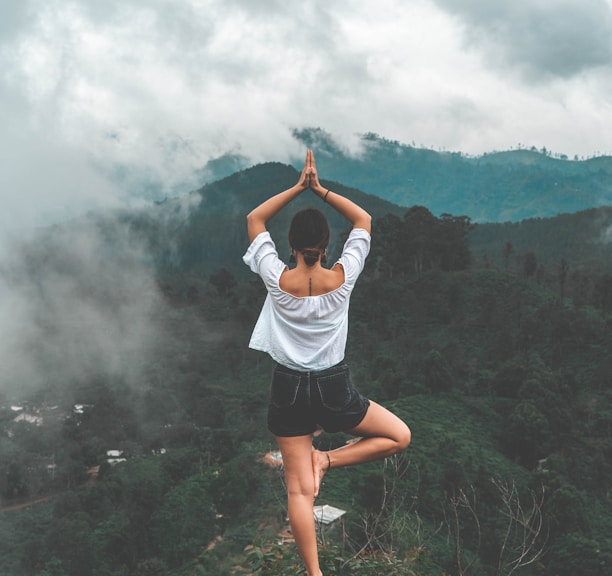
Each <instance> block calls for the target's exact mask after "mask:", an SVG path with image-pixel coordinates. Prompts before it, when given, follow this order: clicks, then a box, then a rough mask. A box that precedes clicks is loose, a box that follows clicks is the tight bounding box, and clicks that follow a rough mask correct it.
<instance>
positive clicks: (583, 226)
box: [124, 155, 612, 282]
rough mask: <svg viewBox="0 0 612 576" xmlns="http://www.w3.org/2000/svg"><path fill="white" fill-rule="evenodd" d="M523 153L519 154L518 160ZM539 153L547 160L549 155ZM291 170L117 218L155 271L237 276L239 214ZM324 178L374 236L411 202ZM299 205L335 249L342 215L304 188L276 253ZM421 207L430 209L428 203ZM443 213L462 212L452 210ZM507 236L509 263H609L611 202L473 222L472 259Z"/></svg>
mask: <svg viewBox="0 0 612 576" xmlns="http://www.w3.org/2000/svg"><path fill="white" fill-rule="evenodd" d="M517 157H518V156H517ZM530 157H531V156H530V155H525V158H526V159H528V158H530ZM503 158H504V156H503V155H498V156H496V157H495V158H494V160H495V161H497V162H503ZM546 160H549V161H551V162H552V159H546ZM546 160H545V161H546ZM297 177H298V173H297V171H296V170H295V169H294V168H293V167H291V166H288V165H285V164H280V163H267V164H260V165H257V166H254V167H252V168H249V169H246V170H243V171H240V172H237V173H235V174H233V175H231V176H228V177H226V178H224V179H222V180H219V181H217V182H214V183H211V184H206V185H205V186H203V187H202V188H200V189H199V190H197V191H194V192H193V193H191V194H190V195H189V196H188V197H183V198H176V199H173V200H168V201H166V202H163V203H161V204H158V205H157V206H154V207H151V208H147V209H145V210H142V211H140V212H126V213H125V215H124V218H125V219H126V220H127V222H128V223H129V224H130V227H131V228H132V230H134V231H135V232H137V234H138V235H139V236H141V237H142V236H143V235H144V237H145V238H147V242H148V244H149V246H150V248H151V252H152V254H151V255H152V257H153V261H154V262H155V264H156V266H157V267H158V268H159V270H160V271H161V275H162V276H172V277H173V278H174V281H176V278H178V277H180V276H181V275H184V276H189V277H190V278H191V279H204V278H206V277H208V276H209V275H210V274H211V273H216V272H217V271H219V270H220V269H221V268H227V269H228V270H230V271H231V272H232V273H233V274H237V275H239V276H244V275H248V269H247V268H246V266H244V264H243V263H242V259H241V258H242V255H243V254H244V251H245V250H246V247H247V245H248V240H247V235H246V223H245V217H246V214H247V213H248V212H249V211H250V210H251V209H252V208H253V207H255V206H256V205H257V204H259V203H260V202H262V201H263V200H264V199H266V198H268V197H269V196H270V195H271V194H273V193H275V192H277V191H281V190H284V189H286V188H288V187H289V186H291V185H293V184H294V183H295V181H296V179H297ZM324 182H325V185H326V186H329V187H331V188H332V189H336V190H338V191H339V192H341V193H342V194H345V195H347V196H348V197H350V198H353V199H355V200H356V201H357V202H358V203H359V204H361V205H363V206H364V207H365V208H366V209H367V210H368V211H369V212H370V213H371V214H372V215H373V217H374V221H375V227H374V236H376V219H377V218H380V217H382V216H384V215H386V214H389V213H391V214H395V215H397V216H399V217H403V216H404V214H405V213H406V212H407V210H408V208H409V207H410V206H412V204H406V205H405V206H399V205H397V204H394V203H391V202H388V201H386V200H382V199H381V198H378V197H377V196H375V195H369V194H365V193H363V192H361V191H359V190H356V189H354V188H348V187H346V186H345V185H343V184H339V183H338V182H329V181H324ZM307 205H312V206H317V207H319V208H322V209H323V210H324V211H325V212H326V214H327V215H328V216H329V219H330V225H331V227H332V243H331V246H330V253H332V254H333V253H334V250H336V249H337V248H338V246H337V241H338V238H339V235H340V234H341V232H343V231H344V230H346V229H347V223H346V221H345V220H344V219H343V218H342V217H340V216H339V215H338V214H337V213H335V212H334V211H333V210H332V209H330V208H329V207H327V206H325V204H323V203H322V202H321V201H320V200H318V199H317V198H315V197H314V196H313V195H312V194H311V193H310V192H306V193H305V194H304V195H303V196H302V197H300V198H299V199H297V200H296V201H295V203H294V204H293V205H292V206H290V207H289V208H288V209H287V210H286V211H283V212H281V213H280V214H279V215H278V216H277V217H276V218H275V219H273V220H272V222H271V223H270V230H271V232H272V235H273V237H274V239H275V241H276V242H277V246H278V249H279V252H280V254H281V256H283V255H285V252H286V253H287V254H286V255H288V252H289V247H288V244H287V241H286V234H287V230H288V226H289V220H290V218H291V217H292V215H293V214H294V213H295V211H296V210H298V209H299V208H302V207H304V206H307ZM425 205H426V206H427V204H425ZM429 208H430V210H431V203H430V204H429ZM431 211H432V212H435V211H434V210H431ZM445 212H446V213H451V214H453V215H462V214H464V212H461V211H459V210H457V211H452V210H446V211H445ZM467 215H468V217H470V218H471V219H472V221H474V220H476V219H477V218H475V217H474V216H473V214H470V213H468V214H467ZM507 243H510V244H511V245H512V253H511V254H510V256H509V258H510V261H509V263H510V264H511V265H512V266H514V265H515V261H516V259H517V258H518V259H520V258H521V257H522V256H523V255H524V254H525V253H527V252H532V253H533V254H534V255H535V257H536V261H537V264H538V265H540V264H542V265H544V266H548V265H553V264H554V265H556V264H558V263H559V262H560V260H561V259H565V260H566V261H567V262H568V264H569V265H570V266H571V269H572V270H577V269H585V268H591V269H594V270H600V271H601V270H606V269H607V270H611V269H612V208H607V207H602V208H594V209H589V210H583V211H580V212H576V213H575V214H563V215H558V216H555V217H553V218H530V219H525V220H522V221H520V222H505V223H479V224H477V225H476V226H475V228H474V230H473V231H472V232H471V234H470V248H471V250H472V254H473V262H474V265H475V266H476V267H480V266H482V265H483V262H484V261H485V260H487V261H488V262H489V263H490V264H492V265H495V266H498V267H502V266H505V265H507V264H508V262H505V261H504V257H503V250H504V246H505V245H506V244H507ZM190 282H191V281H190Z"/></svg>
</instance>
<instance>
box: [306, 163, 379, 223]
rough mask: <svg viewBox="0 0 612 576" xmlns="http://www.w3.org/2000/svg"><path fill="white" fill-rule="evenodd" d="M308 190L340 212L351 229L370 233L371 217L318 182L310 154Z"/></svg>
mask: <svg viewBox="0 0 612 576" xmlns="http://www.w3.org/2000/svg"><path fill="white" fill-rule="evenodd" d="M309 174H310V189H311V190H312V191H313V192H314V193H315V194H316V195H317V196H319V198H321V199H322V200H323V201H324V202H327V204H329V205H330V206H331V207H332V208H334V209H335V210H337V211H338V212H340V214H342V215H343V216H344V217H345V218H346V219H347V220H348V221H349V222H350V223H351V224H352V225H353V228H363V229H364V230H366V231H367V232H368V233H370V232H371V231H372V217H371V216H370V215H369V214H368V213H367V212H366V211H365V210H364V209H363V208H362V207H361V206H359V205H358V204H355V202H353V201H352V200H349V199H348V198H345V197H344V196H341V195H340V194H337V193H336V192H333V191H332V190H329V189H328V188H324V187H323V186H321V183H320V182H319V176H318V174H317V167H316V164H315V159H314V154H312V152H311V164H310V172H309Z"/></svg>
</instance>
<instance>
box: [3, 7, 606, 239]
mask: <svg viewBox="0 0 612 576" xmlns="http://www.w3.org/2000/svg"><path fill="white" fill-rule="evenodd" d="M611 95H612V0H513V1H510V0H508V1H500V2H493V1H491V0H410V1H407V0H376V1H373V0H370V1H367V0H334V1H331V2H330V1H329V0H309V1H305V2H287V1H286V0H147V1H144V0H104V2H100V1H98V0H72V1H71V0H2V16H1V18H0V122H1V125H2V130H1V131H0V152H1V158H2V161H1V166H2V167H1V169H0V193H1V194H2V197H1V198H2V211H1V212H0V227H4V228H5V229H6V228H13V229H15V228H19V227H21V226H30V225H38V224H41V223H44V222H47V221H49V220H50V219H57V218H63V217H66V216H70V215H72V214H74V213H79V212H81V211H84V210H87V209H90V208H94V207H98V206H118V205H125V204H126V203H132V204H134V203H137V202H138V201H139V200H142V199H144V198H147V193H146V192H145V190H147V189H148V190H149V191H150V190H156V192H155V194H158V195H159V196H160V197H161V196H164V195H166V194H171V195H175V194H179V193H181V192H187V191H189V190H190V189H192V188H194V187H196V186H198V185H199V184H200V182H198V179H197V176H196V174H197V171H198V170H199V169H201V168H202V167H203V166H204V165H205V163H206V161H207V160H209V159H210V158H214V157H217V156H219V155H221V154H223V153H224V152H227V151H234V152H239V153H241V154H243V155H245V156H247V157H249V158H251V159H252V160H253V162H254V163H255V162H260V161H266V160H279V161H288V160H289V159H290V158H292V157H295V156H297V155H300V156H301V155H302V153H303V151H302V150H301V149H299V147H298V146H297V144H296V142H295V141H293V140H292V137H291V129H293V128H302V127H320V128H322V129H324V130H325V131H327V132H329V133H330V134H331V135H332V136H333V137H334V138H336V139H337V140H338V142H340V143H342V144H344V145H345V146H347V147H348V148H349V149H353V148H354V146H355V139H356V138H355V137H356V135H359V134H362V133H365V132H375V133H377V134H379V135H381V136H383V137H386V138H389V139H393V140H399V141H400V142H403V143H406V144H411V143H415V144H416V145H418V146H426V147H430V148H434V149H446V150H453V151H463V152H467V153H471V154H476V155H477V154H481V153H483V152H488V151H492V150H507V149H510V148H513V147H516V146H518V145H519V144H520V145H522V146H528V147H529V146H536V147H537V148H541V147H546V148H548V149H550V150H552V151H554V152H559V153H563V154H567V155H568V156H569V157H570V158H573V157H574V155H578V156H579V157H582V156H592V155H601V154H610V153H612V129H611V127H612V104H611V102H612V96H611ZM150 197H151V194H150V193H149V195H148V198H149V199H150Z"/></svg>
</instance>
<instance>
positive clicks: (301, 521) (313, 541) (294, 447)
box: [276, 435, 327, 576]
mask: <svg viewBox="0 0 612 576" xmlns="http://www.w3.org/2000/svg"><path fill="white" fill-rule="evenodd" d="M276 441H277V442H278V446H279V448H280V451H281V454H282V456H283V468H284V470H285V481H286V483H287V502H288V511H289V521H290V523H291V531H292V533H293V537H294V538H295V544H296V546H297V548H298V551H299V553H300V556H301V557H302V560H303V561H304V565H305V567H306V572H307V573H308V576H321V569H320V568H319V553H318V549H317V534H316V530H315V520H314V511H313V504H314V497H315V492H314V488H315V484H314V480H313V478H314V474H313V458H312V453H313V449H312V436H311V435H308V436H296V437H290V438H287V437H281V436H277V437H276ZM323 456H324V458H325V460H326V461H327V457H326V456H325V455H323Z"/></svg>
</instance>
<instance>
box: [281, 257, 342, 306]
mask: <svg viewBox="0 0 612 576" xmlns="http://www.w3.org/2000/svg"><path fill="white" fill-rule="evenodd" d="M343 283H344V270H343V268H342V266H341V265H340V264H336V265H335V266H334V267H333V268H332V269H331V270H328V269H327V268H323V267H322V266H321V265H320V264H318V263H317V264H315V265H314V266H310V267H307V266H305V265H304V266H298V267H297V268H294V269H292V270H285V272H283V274H282V275H281V277H280V279H279V282H278V284H279V287H280V289H281V290H282V291H283V292H287V293H288V294H291V295H292V296H295V297H296V298H305V297H306V296H321V295H322V294H327V293H328V292H333V291H334V290H337V289H338V288H340V286H342V284H343Z"/></svg>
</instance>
